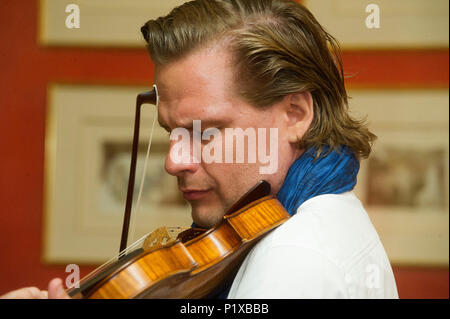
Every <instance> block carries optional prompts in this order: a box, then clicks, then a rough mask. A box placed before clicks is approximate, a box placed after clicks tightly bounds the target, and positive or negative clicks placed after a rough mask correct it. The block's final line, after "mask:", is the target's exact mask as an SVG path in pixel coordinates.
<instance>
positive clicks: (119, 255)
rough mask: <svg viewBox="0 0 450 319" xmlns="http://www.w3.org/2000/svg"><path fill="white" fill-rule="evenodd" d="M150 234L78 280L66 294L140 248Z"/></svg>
mask: <svg viewBox="0 0 450 319" xmlns="http://www.w3.org/2000/svg"><path fill="white" fill-rule="evenodd" d="M149 234H150V233H147V234H145V235H144V236H142V237H141V238H140V239H139V240H137V241H136V242H134V243H133V244H131V245H130V246H128V247H127V248H125V249H124V250H123V251H121V252H120V253H119V254H118V255H117V256H114V257H112V258H111V259H109V260H108V261H106V262H105V263H103V264H102V265H100V266H98V267H97V268H96V269H94V270H93V271H91V272H90V273H89V274H87V275H86V276H85V277H83V278H82V279H81V280H78V281H77V282H76V283H74V284H73V285H72V286H71V287H69V288H68V289H67V290H66V292H69V291H70V290H71V289H72V287H79V286H80V285H81V284H83V283H84V282H86V281H88V280H89V279H91V278H92V277H94V276H95V275H97V274H98V273H99V272H101V271H102V270H103V269H104V268H106V267H108V266H109V265H111V264H113V263H114V262H116V261H117V260H119V259H120V258H121V257H122V256H124V255H127V254H128V253H129V252H130V251H131V250H133V249H134V248H136V247H138V246H139V245H141V244H142V242H143V241H144V240H145V239H146V238H147V236H148V235H149Z"/></svg>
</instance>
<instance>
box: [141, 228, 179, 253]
mask: <svg viewBox="0 0 450 319" xmlns="http://www.w3.org/2000/svg"><path fill="white" fill-rule="evenodd" d="M186 229H187V228H185V227H165V226H163V227H159V228H157V229H155V230H154V231H153V232H151V233H150V234H149V235H148V236H147V237H146V238H145V240H144V243H143V244H142V249H144V251H149V250H153V249H157V248H160V247H163V246H165V245H167V244H170V243H172V242H174V241H175V240H176V239H177V236H178V234H179V233H181V232H183V231H185V230H186Z"/></svg>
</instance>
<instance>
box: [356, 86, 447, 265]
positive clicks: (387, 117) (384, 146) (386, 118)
mask: <svg viewBox="0 0 450 319" xmlns="http://www.w3.org/2000/svg"><path fill="white" fill-rule="evenodd" d="M349 95H350V96H351V100H350V101H351V102H350V105H351V110H352V112H353V113H354V114H355V115H358V116H359V117H362V116H363V115H365V116H367V119H368V121H369V127H370V129H371V130H372V131H373V132H374V133H375V134H376V135H377V140H376V142H375V144H374V146H373V149H372V154H371V155H370V157H369V159H367V160H363V161H362V163H361V170H360V173H359V175H358V183H357V186H356V188H355V193H356V194H357V196H358V197H359V198H360V199H361V201H362V203H363V204H364V206H365V208H366V210H367V212H368V214H369V217H370V219H371V220H372V223H373V224H374V226H375V228H376V230H377V232H378V234H379V236H380V238H381V241H382V243H383V245H384V247H385V249H386V251H387V254H388V256H389V259H390V261H391V263H392V264H393V265H396V266H397V265H406V266H412V265H415V266H418V265H419V266H448V259H449V196H448V194H449V164H448V163H449V143H448V142H449V135H448V107H449V104H448V90H447V89H435V90H429V89H427V90H425V89H423V90H420V89H411V90H409V89H381V88H380V89H351V90H349Z"/></svg>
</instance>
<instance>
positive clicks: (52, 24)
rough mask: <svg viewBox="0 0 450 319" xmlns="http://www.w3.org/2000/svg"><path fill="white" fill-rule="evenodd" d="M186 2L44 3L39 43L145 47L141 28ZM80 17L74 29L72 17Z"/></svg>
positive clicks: (89, 0) (92, 0)
mask: <svg viewBox="0 0 450 319" xmlns="http://www.w3.org/2000/svg"><path fill="white" fill-rule="evenodd" d="M184 2H186V1H185V0H184V1H183V0H166V1H155V0H151V1H145V0H40V13H39V15H40V16H39V20H40V22H39V43H40V44H41V45H45V46H96V47H97V46H98V47H143V45H144V42H145V41H144V39H143V38H142V35H141V34H140V29H141V27H142V26H143V25H144V24H145V23H146V22H147V21H148V20H149V19H156V18H158V17H159V16H163V15H166V14H168V13H169V12H170V10H171V9H173V8H175V7H176V6H178V5H180V4H182V3H184ZM74 14H76V15H77V17H78V19H77V25H75V26H72V25H71V24H70V23H71V21H72V20H73V19H72V18H71V17H70V15H74Z"/></svg>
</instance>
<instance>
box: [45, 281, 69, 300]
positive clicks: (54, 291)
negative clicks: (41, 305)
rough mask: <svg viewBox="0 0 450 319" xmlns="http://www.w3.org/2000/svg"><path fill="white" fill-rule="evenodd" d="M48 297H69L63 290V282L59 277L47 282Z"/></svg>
mask: <svg viewBox="0 0 450 319" xmlns="http://www.w3.org/2000/svg"><path fill="white" fill-rule="evenodd" d="M48 298H49V299H70V297H69V295H68V294H67V293H66V291H65V290H64V286H63V282H62V280H61V279H60V278H55V279H52V280H51V281H50V282H49V284H48Z"/></svg>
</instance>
